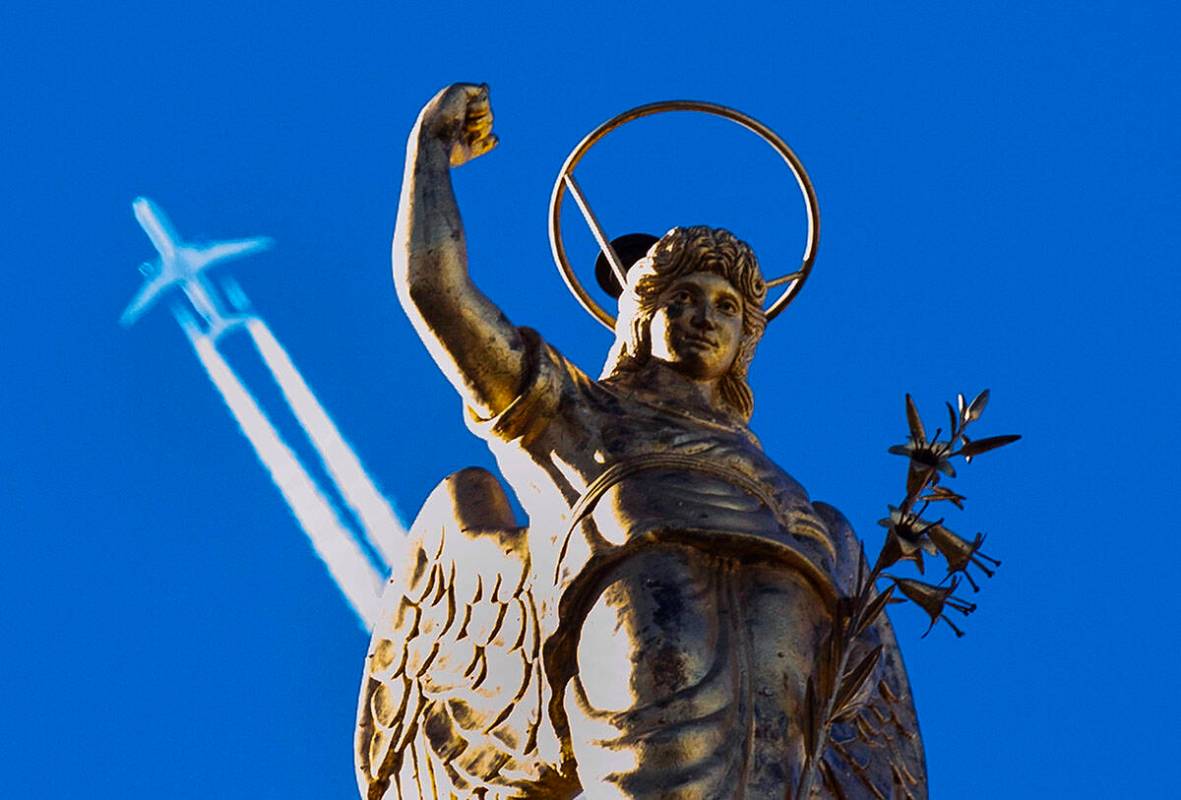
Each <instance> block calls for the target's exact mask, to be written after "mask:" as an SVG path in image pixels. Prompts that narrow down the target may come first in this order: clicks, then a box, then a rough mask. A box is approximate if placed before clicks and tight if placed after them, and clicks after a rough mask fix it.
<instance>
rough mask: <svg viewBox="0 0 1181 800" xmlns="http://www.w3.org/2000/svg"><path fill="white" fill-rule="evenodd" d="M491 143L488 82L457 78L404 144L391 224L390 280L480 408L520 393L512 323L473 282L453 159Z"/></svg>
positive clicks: (498, 405) (495, 407) (448, 371)
mask: <svg viewBox="0 0 1181 800" xmlns="http://www.w3.org/2000/svg"><path fill="white" fill-rule="evenodd" d="M495 146H496V136H495V135H494V134H493V133H492V109H491V106H490V105H489V103H488V87H487V86H475V85H472V84H455V85H452V86H448V87H447V88H446V89H444V90H442V91H441V92H439V93H438V94H437V95H435V97H434V98H433V99H432V100H431V101H430V102H429V103H427V104H426V106H425V107H423V109H422V112H421V113H420V114H419V115H418V122H417V123H416V124H415V125H414V130H413V131H411V133H410V141H409V142H408V143H407V147H406V174H405V177H404V178H403V182H402V199H401V201H400V202H399V205H398V224H397V227H396V229H395V230H394V244H393V267H394V284H395V286H397V289H398V298H399V300H401V302H402V308H404V309H405V311H406V314H407V315H408V316H409V317H410V321H411V322H412V323H413V324H414V329H415V330H416V331H418V335H419V337H421V338H422V341H423V342H424V343H425V344H426V346H427V350H429V351H430V354H431V356H432V357H433V358H434V359H435V363H437V364H438V365H439V368H440V369H441V370H442V371H443V374H445V375H446V376H447V379H448V380H450V381H451V383H452V385H454V386H455V388H456V389H457V390H458V391H459V393H460V394H461V395H463V398H464V400H465V401H466V402H467V403H468V404H469V405H470V406H472V407H473V408H474V409H475V410H476V411H477V412H478V413H480V414H481V415H483V416H491V415H493V414H497V413H499V412H501V411H503V410H504V409H505V407H507V406H508V404H509V403H510V402H511V401H512V399H513V398H514V397H515V396H516V394H517V392H518V391H520V385H521V374H522V371H523V369H524V360H523V356H524V346H523V343H522V340H521V336H520V334H519V333H518V332H517V329H516V328H515V327H514V326H513V325H512V324H511V323H510V322H509V321H508V319H506V318H505V316H504V314H502V313H501V311H500V309H499V308H497V307H496V306H495V305H493V304H492V301H490V300H489V299H488V298H487V297H485V296H484V294H483V292H481V291H480V290H479V289H477V288H476V286H475V284H473V283H472V280H471V276H470V275H469V274H468V267H467V245H466V242H465V240H464V234H463V223H462V222H461V221H460V218H459V208H458V206H457V205H456V203H455V193H454V191H453V190H452V188H451V167H453V166H459V165H460V164H463V163H465V162H467V161H470V160H471V159H473V158H476V157H478V156H481V155H483V154H484V153H486V152H488V151H489V150H491V149H492V148H493V147H495Z"/></svg>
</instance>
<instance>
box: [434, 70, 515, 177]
mask: <svg viewBox="0 0 1181 800" xmlns="http://www.w3.org/2000/svg"><path fill="white" fill-rule="evenodd" d="M418 129H419V131H420V132H421V133H422V134H426V135H428V136H431V137H434V138H436V139H438V140H440V141H441V142H443V144H444V145H446V146H447V150H448V154H449V156H450V160H451V166H453V167H458V166H459V165H460V164H466V163H467V162H468V161H471V160H472V159H473V158H479V157H480V156H482V155H484V154H485V153H487V152H488V151H489V150H491V149H492V148H493V147H496V144H497V141H498V140H497V138H496V134H494V133H493V132H492V106H491V104H490V103H489V102H488V85H487V84H479V85H477V84H474V83H454V84H452V85H450V86H448V87H447V88H445V89H443V90H442V91H440V92H439V93H438V94H437V95H435V96H434V97H433V98H431V101H430V102H429V103H427V104H426V105H425V106H423V109H422V111H421V113H419V115H418Z"/></svg>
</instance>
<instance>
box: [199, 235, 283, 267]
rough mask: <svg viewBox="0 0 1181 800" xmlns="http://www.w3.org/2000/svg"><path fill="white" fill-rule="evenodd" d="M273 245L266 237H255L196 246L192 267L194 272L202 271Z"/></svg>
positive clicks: (272, 241)
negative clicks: (212, 265) (220, 262)
mask: <svg viewBox="0 0 1181 800" xmlns="http://www.w3.org/2000/svg"><path fill="white" fill-rule="evenodd" d="M273 243H274V240H272V239H270V238H268V237H266V236H256V237H255V238H253V239H235V240H234V241H230V242H217V243H215V244H211V245H206V246H200V245H198V246H197V247H194V248H193V251H192V252H193V256H192V258H193V267H194V269H195V270H202V269H205V268H206V267H208V266H209V265H211V264H213V263H215V262H218V261H226V260H228V259H231V258H241V257H242V256H246V255H250V254H251V253H257V252H258V251H260V250H266V249H267V248H269V247H270V246H271V245H272V244H273Z"/></svg>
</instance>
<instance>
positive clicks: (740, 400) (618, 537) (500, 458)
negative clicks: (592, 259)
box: [356, 84, 926, 800]
mask: <svg viewBox="0 0 1181 800" xmlns="http://www.w3.org/2000/svg"><path fill="white" fill-rule="evenodd" d="M495 143H496V139H495V136H494V135H493V133H492V113H491V109H490V105H489V100H488V93H487V88H486V87H482V86H475V85H466V84H460V85H454V86H450V87H448V88H446V89H444V90H443V91H441V92H440V93H439V94H438V95H436V96H435V97H434V98H433V99H432V100H431V101H430V102H429V103H428V104H427V105H426V106H425V107H424V108H423V110H422V112H421V114H420V115H419V118H418V121H417V123H416V125H415V127H414V129H413V132H412V133H411V135H410V141H409V145H408V151H407V158H406V171H405V177H404V183H403V193H402V198H401V203H400V207H399V212H398V222H397V229H396V232H395V238H394V246H393V264H394V278H395V283H396V286H397V292H398V297H399V299H400V300H401V303H402V305H403V307H404V308H405V310H406V313H407V314H408V315H409V317H410V319H411V321H412V323H413V325H414V328H415V330H416V331H417V333H418V335H419V336H420V337H421V339H422V340H423V342H424V343H425V344H426V346H427V348H428V350H429V351H430V353H431V355H432V357H433V358H434V360H435V361H436V363H437V364H438V365H439V367H440V369H442V370H443V372H444V373H445V374H446V376H447V378H448V379H449V380H450V382H451V383H452V384H453V385H454V387H455V389H456V390H457V391H458V392H459V393H460V395H461V396H462V398H463V400H464V402H465V404H466V414H467V420H466V421H467V424H468V426H469V427H470V429H471V430H472V431H473V432H474V433H475V434H476V435H478V436H480V437H482V438H483V439H485V440H486V441H487V443H488V446H489V447H490V448H491V450H492V452H493V454H494V455H495V457H496V460H497V463H498V465H499V467H500V471H501V473H502V474H503V477H504V480H505V481H507V483H508V484H509V485H510V486H511V488H512V489H513V491H514V492H515V493H516V495H517V497H518V499H519V500H520V504H521V506H522V507H523V508H524V509H525V511H526V512H527V514H528V517H529V519H528V525H527V526H522V525H520V524H519V522H518V521H517V520H516V519H514V515H513V512H512V510H511V508H510V505H509V502H508V500H507V497H506V495H505V493H504V489H502V487H501V484H500V482H499V481H498V479H497V478H496V477H495V476H493V475H492V474H490V473H489V472H487V471H484V470H480V469H466V470H462V471H460V472H458V473H456V474H454V475H452V476H450V477H449V478H447V479H446V480H444V481H443V482H442V484H440V485H439V486H438V488H437V489H436V490H435V491H434V492H433V493H432V494H431V496H430V497H429V498H428V499H427V500H426V502H425V504H424V505H423V507H422V509H421V511H420V512H419V514H418V517H417V519H416V520H415V522H414V525H413V528H412V531H411V534H410V537H409V540H408V545H407V547H408V551H407V554H406V558H405V561H404V564H403V565H402V567H401V568H400V569H399V570H397V571H396V574H394V576H393V577H392V578H391V580H390V583H389V586H388V589H387V591H386V595H385V600H384V603H385V605H384V611H383V613H382V616H381V618H380V620H379V622H378V623H377V626H376V629H375V631H374V633H373V639H372V643H371V646H370V649H369V653H368V656H367V659H366V663H365V672H364V676H363V678H362V687H361V693H360V701H359V707H358V719H357V733H356V763H357V776H358V781H359V785H360V789H361V793H362V795H363V796H365V797H367V798H371V800H378V799H379V798H385V799H386V800H393V799H394V798H398V799H399V800H411V798H484V800H493V798H554V799H555V800H558V799H565V798H574V797H576V796H578V795H579V794H580V793H581V794H582V795H583V796H585V797H587V798H593V799H594V800H599V798H635V799H636V800H639V799H640V798H643V799H645V800H647V799H649V798H653V799H654V798H684V799H685V800H688V798H695V799H700V800H722V799H723V798H744V800H764V798H765V799H766V800H771V799H772V798H774V800H783V798H785V797H788V798H799V797H804V796H806V797H825V798H829V797H831V798H851V799H852V798H890V797H898V798H913V799H914V800H920V799H921V798H925V797H926V774H925V767H924V760H923V751H922V744H921V740H920V738H919V735H918V728H917V723H916V721H915V715H914V710H913V705H912V701H911V694H910V689H909V685H908V683H907V679H906V674H905V672H904V670H903V667H902V664H901V661H900V657H899V654H898V648H897V645H896V643H895V640H894V636H893V633H892V630H891V628H890V624H889V622H888V621H887V620H886V618H885V616H884V615H882V616H880V617H879V618H878V619H876V620H875V621H874V622H873V624H872V625H867V626H866V627H867V630H866V631H865V633H864V635H863V636H861V638H860V639H859V642H860V644H859V647H861V648H863V649H864V651H865V652H870V651H876V655H875V656H874V658H873V659H866V660H859V659H857V658H856V657H854V658H851V659H847V660H846V661H847V663H849V664H858V663H860V664H865V665H868V666H866V667H864V669H866V670H869V669H872V675H870V676H869V679H868V680H862V681H860V682H859V683H858V684H857V685H858V686H859V687H863V688H861V689H859V693H858V696H855V697H844V698H841V702H842V703H843V704H844V705H843V706H842V708H845V707H848V708H850V709H859V710H860V711H863V712H865V713H864V714H862V715H861V716H858V715H856V714H852V713H850V714H848V715H847V717H846V720H847V721H845V722H841V721H839V720H838V722H837V723H836V724H835V727H834V728H833V735H832V736H831V738H830V739H828V740H826V743H824V744H823V746H821V747H818V746H816V742H815V732H814V731H812V730H810V728H811V727H813V726H810V725H809V724H808V723H807V720H808V719H809V718H814V717H815V713H814V711H813V710H810V709H809V708H808V706H809V704H810V703H814V702H815V700H814V696H815V693H814V692H813V691H812V690H811V689H809V685H810V681H812V680H813V673H814V670H815V665H816V664H817V663H818V662H819V661H823V658H824V654H823V653H821V652H818V651H819V650H821V649H822V648H823V647H824V646H825V645H824V642H825V641H827V639H826V635H827V634H828V632H829V630H830V629H831V627H832V624H833V619H834V617H835V615H836V613H837V611H836V609H837V608H838V605H839V603H840V602H841V600H842V598H844V597H847V596H848V595H850V594H851V593H852V592H853V584H854V582H855V581H856V573H857V571H858V569H859V567H858V558H859V552H860V551H859V546H858V544H857V541H856V539H855V537H854V535H853V533H852V531H851V529H850V527H849V524H848V522H847V521H846V520H845V518H844V517H843V516H842V515H841V514H840V512H838V511H837V510H836V509H835V508H833V507H832V506H829V505H826V504H824V503H820V502H815V501H812V500H810V499H809V497H808V495H807V493H806V492H805V491H804V489H803V487H802V486H800V484H799V483H797V482H796V481H795V480H794V479H793V478H792V477H791V476H790V475H788V474H787V473H786V472H785V471H784V470H783V469H781V468H780V467H779V466H778V465H777V464H776V463H775V462H774V461H772V460H771V458H770V457H769V456H768V455H767V454H766V453H765V452H764V451H763V449H762V447H761V446H760V444H759V441H758V439H756V438H755V436H754V434H752V433H751V431H750V428H749V427H748V421H749V419H750V416H751V411H752V409H753V405H754V399H753V396H752V393H751V390H750V387H749V385H748V382H747V373H748V370H749V368H750V366H751V363H752V360H753V358H754V354H755V348H756V346H757V344H758V341H759V338H760V336H761V335H762V334H763V330H764V327H765V324H766V317H765V314H764V310H763V303H764V299H765V296H766V293H767V288H766V284H765V282H764V279H763V277H762V276H761V274H760V271H759V265H758V262H757V261H756V258H755V255H754V253H753V252H752V250H751V248H750V247H749V246H747V245H746V244H745V243H744V242H742V241H740V240H739V239H737V238H736V237H735V236H734V235H732V234H731V233H729V232H727V231H725V230H720V229H716V228H709V227H701V226H699V227H682V228H674V229H672V230H670V231H669V232H668V233H667V234H665V235H664V236H663V237H661V238H660V239H659V240H658V241H656V242H655V243H654V244H652V245H651V247H650V248H648V249H647V250H646V252H644V253H642V254H641V257H639V258H638V259H637V260H635V263H634V264H632V265H631V266H630V268H629V269H628V270H627V272H626V285H625V286H624V287H623V288H622V294H621V295H620V298H619V313H618V320H617V322H616V325H615V344H614V346H613V347H612V348H611V350H610V353H609V354H608V356H607V359H606V366H605V367H604V369H603V371H602V376H601V377H600V378H599V379H597V380H596V379H593V378H591V377H589V376H588V375H587V374H586V373H585V372H583V371H582V370H580V369H579V368H578V367H577V366H575V365H574V364H572V363H570V362H569V361H567V360H566V359H565V358H563V356H562V355H561V354H560V353H559V352H557V351H556V350H555V349H554V348H553V347H551V346H550V345H549V344H547V343H546V342H545V340H544V339H543V338H542V337H541V336H540V335H538V333H536V332H535V331H533V330H530V329H528V328H522V327H517V326H515V325H513V324H512V323H511V322H510V321H509V320H508V319H506V318H505V316H504V314H502V313H501V311H500V310H499V309H498V308H497V307H496V306H495V305H494V304H493V303H492V301H490V300H489V299H488V298H487V297H486V296H485V295H484V294H483V293H482V292H481V291H480V290H479V289H478V288H476V286H475V285H474V284H473V283H472V280H471V278H470V277H469V274H468V269H467V255H466V249H465V240H464V230H463V227H462V225H461V223H460V215H459V211H458V208H457V206H456V201H455V197H454V194H453V191H452V187H451V180H450V175H449V171H450V169H451V168H452V167H455V166H458V165H460V164H463V163H464V162H465V161H467V160H470V159H472V158H475V157H478V156H480V155H482V154H483V153H486V152H487V151H489V150H490V149H492V147H493V146H494V145H495ZM862 677H864V676H862ZM809 715H811V717H810V716H809ZM867 719H872V720H874V723H873V724H865V722H864V721H865V720H867ZM805 770H811V771H812V772H816V773H817V774H818V775H819V777H818V778H817V779H815V780H812V779H808V780H806V781H801V774H802V773H803V772H804V771H805ZM801 787H804V788H803V791H804V794H802V795H800V794H798V792H799V791H801Z"/></svg>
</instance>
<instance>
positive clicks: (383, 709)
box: [356, 526, 546, 800]
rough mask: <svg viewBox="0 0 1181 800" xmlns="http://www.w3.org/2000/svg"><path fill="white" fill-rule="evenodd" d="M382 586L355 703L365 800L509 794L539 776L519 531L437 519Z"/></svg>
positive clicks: (533, 654) (532, 648) (528, 599)
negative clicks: (401, 571) (399, 571)
mask: <svg viewBox="0 0 1181 800" xmlns="http://www.w3.org/2000/svg"><path fill="white" fill-rule="evenodd" d="M408 555H409V559H408V561H407V566H408V569H406V570H405V575H404V576H395V578H394V579H392V580H391V583H390V586H389V587H388V588H387V591H386V596H385V600H384V603H385V605H384V610H383V612H382V615H381V617H380V618H379V620H378V622H377V625H376V626H375V628H374V633H373V639H372V642H371V644H370V648H369V655H368V657H367V659H366V670H365V675H364V677H363V678H362V686H361V696H360V701H359V706H358V710H357V738H356V764H357V780H358V784H359V786H360V788H361V792H362V794H363V795H364V796H365V797H367V798H369V799H370V800H379V799H382V798H384V799H385V800H419V799H420V798H421V799H422V800H436V799H440V800H448V799H449V798H452V797H457V798H468V797H480V798H488V800H491V798H495V797H513V796H517V795H518V794H519V791H520V789H521V787H524V786H527V785H530V784H533V785H536V783H537V782H538V781H539V780H542V779H543V778H544V777H545V775H544V773H546V769H545V767H544V765H543V764H542V762H541V760H540V758H539V756H538V754H537V747H536V745H537V730H538V725H539V722H540V718H541V709H542V706H541V694H540V693H541V685H542V684H541V681H542V676H541V665H540V657H541V656H540V646H539V635H538V622H537V609H536V607H535V604H534V600H533V595H532V593H531V590H530V585H529V579H528V576H529V563H528V548H527V545H526V532H525V530H524V529H519V528H518V529H496V530H459V529H458V527H457V526H444V527H443V528H442V529H440V530H436V531H432V532H431V533H430V534H429V535H426V536H423V537H421V539H420V540H419V541H418V542H415V543H412V545H411V549H410V552H409V554H408Z"/></svg>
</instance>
